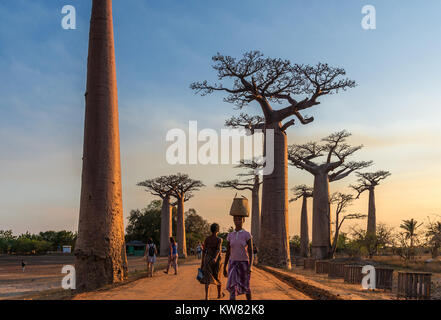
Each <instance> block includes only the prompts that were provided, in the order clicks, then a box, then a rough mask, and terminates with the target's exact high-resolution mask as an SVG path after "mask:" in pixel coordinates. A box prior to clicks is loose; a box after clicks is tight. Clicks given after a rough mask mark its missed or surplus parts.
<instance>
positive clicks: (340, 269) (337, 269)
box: [328, 262, 346, 279]
mask: <svg viewBox="0 0 441 320" xmlns="http://www.w3.org/2000/svg"><path fill="white" fill-rule="evenodd" d="M345 265H346V263H344V262H329V272H328V277H329V278H341V279H344V277H345V273H344V266H345Z"/></svg>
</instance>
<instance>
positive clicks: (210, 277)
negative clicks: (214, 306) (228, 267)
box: [200, 223, 224, 300]
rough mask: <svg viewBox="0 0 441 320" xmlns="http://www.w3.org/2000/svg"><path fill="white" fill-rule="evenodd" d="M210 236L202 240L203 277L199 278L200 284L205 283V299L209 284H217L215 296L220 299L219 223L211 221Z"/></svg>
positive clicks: (220, 243) (220, 244) (220, 241)
mask: <svg viewBox="0 0 441 320" xmlns="http://www.w3.org/2000/svg"><path fill="white" fill-rule="evenodd" d="M210 231H211V236H208V237H207V238H206V239H205V241H204V250H203V251H202V250H201V251H202V261H201V269H202V273H203V277H202V279H201V280H200V282H201V283H202V284H205V300H208V291H209V290H208V289H209V286H210V284H214V285H216V286H217V298H218V299H220V298H222V296H224V294H222V282H221V271H222V258H221V248H222V238H219V237H218V233H219V225H218V224H217V223H213V224H212V225H211V226H210Z"/></svg>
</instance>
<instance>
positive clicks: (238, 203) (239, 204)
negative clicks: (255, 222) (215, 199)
mask: <svg viewBox="0 0 441 320" xmlns="http://www.w3.org/2000/svg"><path fill="white" fill-rule="evenodd" d="M230 215H231V216H240V217H249V216H250V206H249V205H248V199H247V198H245V197H244V196H242V198H236V197H235V198H234V199H233V204H232V205H231V209H230Z"/></svg>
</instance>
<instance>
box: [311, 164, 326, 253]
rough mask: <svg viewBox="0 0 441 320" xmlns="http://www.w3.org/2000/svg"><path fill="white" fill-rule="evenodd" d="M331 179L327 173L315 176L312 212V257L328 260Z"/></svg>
mask: <svg viewBox="0 0 441 320" xmlns="http://www.w3.org/2000/svg"><path fill="white" fill-rule="evenodd" d="M330 219H331V215H330V202H329V177H328V173H327V172H319V173H317V174H315V175H314V196H313V212H312V257H313V258H314V259H326V258H328V257H329V254H330V249H331V228H330V225H331V223H330Z"/></svg>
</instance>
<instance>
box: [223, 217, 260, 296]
mask: <svg viewBox="0 0 441 320" xmlns="http://www.w3.org/2000/svg"><path fill="white" fill-rule="evenodd" d="M233 218H234V225H235V226H236V229H235V230H234V231H233V232H230V233H229V234H228V236H227V241H228V242H227V252H226V254H225V264H224V276H225V277H228V282H227V290H228V291H229V292H230V300H236V296H238V295H241V294H245V295H246V298H247V300H251V289H250V278H251V271H252V265H253V240H252V237H251V234H250V233H249V232H248V231H246V230H244V229H243V223H244V221H245V218H244V217H242V216H234V217H233ZM227 266H228V272H227Z"/></svg>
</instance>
